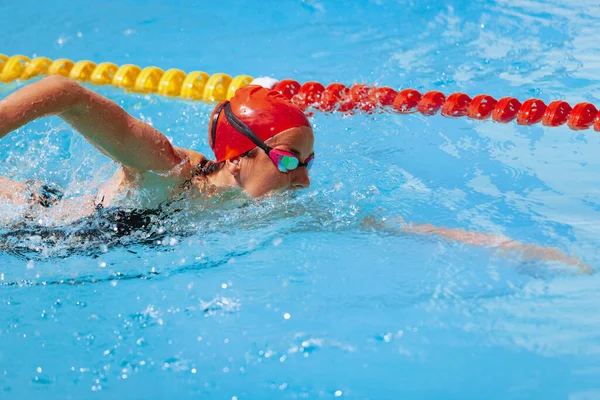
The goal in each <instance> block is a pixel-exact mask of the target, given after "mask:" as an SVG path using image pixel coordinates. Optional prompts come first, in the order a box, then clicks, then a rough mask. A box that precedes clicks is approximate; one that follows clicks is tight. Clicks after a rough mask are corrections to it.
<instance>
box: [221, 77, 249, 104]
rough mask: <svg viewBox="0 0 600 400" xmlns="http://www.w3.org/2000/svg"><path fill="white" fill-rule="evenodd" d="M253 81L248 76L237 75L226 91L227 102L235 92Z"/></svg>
mask: <svg viewBox="0 0 600 400" xmlns="http://www.w3.org/2000/svg"><path fill="white" fill-rule="evenodd" d="M253 80H254V78H253V77H251V76H250V75H238V76H236V77H235V78H233V80H232V81H231V84H230V85H229V89H227V100H229V99H231V98H232V97H233V95H234V94H235V92H236V90H238V89H239V88H241V87H244V86H246V85H249V84H250V82H252V81H253Z"/></svg>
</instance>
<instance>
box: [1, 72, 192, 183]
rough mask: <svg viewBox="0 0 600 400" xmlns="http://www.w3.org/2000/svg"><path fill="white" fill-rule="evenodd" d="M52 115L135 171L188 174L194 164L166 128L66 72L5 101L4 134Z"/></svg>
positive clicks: (18, 91)
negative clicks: (155, 125) (165, 132)
mask: <svg viewBox="0 0 600 400" xmlns="http://www.w3.org/2000/svg"><path fill="white" fill-rule="evenodd" d="M49 115H56V116H58V117H60V118H62V119H64V120H65V121H67V122H68V123H69V124H70V125H71V126H72V127H74V128H75V129H76V130H77V131H79V133H81V134H82V135H83V136H84V137H85V139H86V140H87V141H88V142H90V143H91V144H92V145H94V146H95V147H96V148H98V149H99V150H100V151H101V152H103V153H104V154H106V155H107V156H109V157H111V158H112V159H114V160H115V161H117V162H119V163H121V164H122V165H123V166H124V167H126V168H128V169H129V170H131V171H133V172H139V173H143V172H146V171H155V172H172V171H174V172H172V173H174V174H176V175H184V174H186V173H188V172H189V171H187V170H186V168H187V167H189V168H187V169H191V165H186V162H187V160H189V151H187V152H186V151H185V150H182V149H177V148H175V147H174V146H172V145H171V143H170V142H169V140H168V139H167V138H166V137H165V136H164V135H163V134H162V133H160V132H159V131H158V130H156V129H154V128H153V127H152V126H150V125H149V124H147V123H145V122H143V121H140V120H138V119H136V118H134V117H133V116H131V115H129V114H128V113H127V112H126V111H125V110H123V109H122V108H121V107H119V106H118V105H117V104H116V103H115V102H113V101H111V100H109V99H107V98H104V97H102V96H100V95H99V94H97V93H95V92H93V91H91V90H89V89H86V88H85V87H83V86H81V85H79V84H78V83H77V82H75V81H73V80H71V79H68V78H65V77H62V76H60V75H53V76H49V77H46V78H44V79H41V80H40V81H38V82H34V83H32V84H30V85H27V86H25V87H23V88H21V89H19V90H17V91H16V92H14V93H12V94H10V95H9V96H7V97H6V98H5V99H3V100H2V101H0V139H1V138H2V137H4V136H6V135H7V134H8V133H9V132H11V131H13V130H15V129H17V128H19V127H21V126H23V125H25V124H26V123H28V122H31V121H33V120H34V119H36V118H40V117H45V116H49ZM188 164H191V163H188ZM183 179H185V178H183Z"/></svg>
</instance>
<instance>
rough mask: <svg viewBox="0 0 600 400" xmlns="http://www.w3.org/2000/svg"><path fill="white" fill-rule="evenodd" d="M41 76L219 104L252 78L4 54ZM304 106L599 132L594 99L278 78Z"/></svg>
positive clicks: (11, 65)
mask: <svg viewBox="0 0 600 400" xmlns="http://www.w3.org/2000/svg"><path fill="white" fill-rule="evenodd" d="M39 75H63V76H66V77H69V78H72V79H75V80H78V81H81V82H91V83H93V84H96V85H108V84H111V85H113V86H116V87H119V88H123V89H125V90H129V91H133V92H137V93H157V94H160V95H164V96H170V97H181V98H182V99H186V100H203V101H207V102H215V101H222V100H228V99H230V98H231V97H233V94H234V93H235V91H236V90H237V89H239V88H240V87H243V86H245V85H248V84H249V83H250V82H252V81H253V79H254V78H253V77H251V76H249V75H239V76H236V77H231V76H229V75H227V74H224V73H216V74H213V75H208V74H207V73H206V72H202V71H193V72H190V73H185V72H184V71H182V70H179V69H169V70H167V71H163V70H162V69H160V68H158V67H146V68H143V69H142V68H140V67H138V66H136V65H133V64H125V65H122V66H117V65H116V64H113V63H110V62H103V63H100V64H95V63H93V62H91V61H85V60H84V61H78V62H73V61H71V60H68V59H65V58H61V59H58V60H54V61H53V60H50V59H49V58H46V57H37V58H34V59H30V58H28V57H26V56H23V55H17V56H12V57H7V56H5V55H3V54H0V82H4V83H8V82H12V81H14V80H17V79H19V80H27V79H31V78H34V77H36V76H39ZM273 90H276V91H278V92H279V93H281V94H282V95H284V96H286V97H287V98H289V99H290V100H292V101H293V102H294V103H295V104H297V105H298V106H299V107H300V108H302V109H303V110H305V111H307V112H310V110H311V109H315V110H319V111H323V112H342V113H346V114H352V113H354V112H356V111H362V112H368V113H371V112H375V111H390V112H396V113H400V114H410V113H415V112H419V113H421V114H423V115H427V116H431V115H435V114H437V113H438V112H440V113H441V114H442V115H443V116H445V117H451V118H456V117H465V116H466V117H468V118H471V119H476V120H485V119H490V118H491V119H492V120H493V121H495V122H500V123H509V122H511V121H513V120H516V122H517V124H519V125H534V124H537V123H540V122H541V123H542V125H544V126H549V127H555V126H560V125H563V124H565V123H566V124H567V126H568V127H569V128H570V129H573V130H584V129H588V128H590V127H592V126H593V127H594V130H595V131H600V113H599V111H598V109H597V108H596V107H595V106H594V105H593V104H591V103H587V102H583V103H579V104H576V105H575V106H573V107H571V105H569V103H567V102H566V101H562V100H555V101H552V102H550V103H549V104H547V105H546V104H545V103H544V102H543V101H542V100H540V99H535V98H532V99H528V100H525V101H524V102H523V103H521V102H520V101H519V100H518V99H516V98H514V97H503V98H501V99H499V100H496V99H495V98H493V97H492V96H490V95H487V94H480V95H477V96H475V97H473V98H471V97H469V96H468V95H466V94H464V93H460V92H456V93H451V94H450V95H448V96H446V95H444V94H443V93H442V92H439V91H435V90H433V91H429V92H426V93H420V92H418V91H416V90H414V89H403V90H400V91H396V90H394V89H392V88H389V87H374V86H367V85H365V84H355V85H353V86H350V87H347V86H345V85H343V84H341V83H332V84H330V85H328V86H327V87H325V86H323V85H322V84H321V83H318V82H306V83H304V84H302V85H301V84H300V83H299V82H298V81H295V80H293V79H284V80H281V81H279V82H278V83H276V84H275V86H274V87H273Z"/></svg>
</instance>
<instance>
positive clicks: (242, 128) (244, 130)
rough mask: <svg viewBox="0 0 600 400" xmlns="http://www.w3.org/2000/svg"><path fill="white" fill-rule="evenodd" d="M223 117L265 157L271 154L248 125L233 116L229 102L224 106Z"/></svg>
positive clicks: (268, 148) (269, 149)
mask: <svg viewBox="0 0 600 400" xmlns="http://www.w3.org/2000/svg"><path fill="white" fill-rule="evenodd" d="M225 116H226V117H227V121H229V123H230V124H231V125H232V126H233V127H234V128H235V129H236V130H237V131H238V132H240V133H241V134H242V135H244V136H246V137H247V138H248V139H250V140H251V141H252V143H254V144H255V145H257V146H258V147H260V148H261V149H262V150H263V151H264V152H265V153H267V155H269V153H270V152H271V148H270V147H269V146H267V145H266V144H265V143H264V142H263V141H262V140H260V138H259V137H258V136H256V134H255V133H254V132H252V129H250V128H249V127H248V125H246V124H244V123H243V122H242V121H241V120H240V119H239V118H238V117H236V116H235V114H234V113H233V111H231V106H230V105H229V102H227V104H226V105H225Z"/></svg>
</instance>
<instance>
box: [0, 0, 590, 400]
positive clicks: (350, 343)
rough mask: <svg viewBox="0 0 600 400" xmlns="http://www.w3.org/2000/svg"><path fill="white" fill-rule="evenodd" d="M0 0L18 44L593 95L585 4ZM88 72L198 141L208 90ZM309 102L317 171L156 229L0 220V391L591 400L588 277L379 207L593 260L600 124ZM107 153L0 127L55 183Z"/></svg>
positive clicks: (33, 168) (60, 127) (6, 211)
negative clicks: (151, 236) (89, 236)
mask: <svg viewBox="0 0 600 400" xmlns="http://www.w3.org/2000/svg"><path fill="white" fill-rule="evenodd" d="M0 16H1V17H0V20H1V21H2V26H3V32H4V33H3V38H4V40H3V41H2V46H1V48H0V53H4V54H8V55H13V54H25V55H28V56H33V55H44V56H48V57H50V58H52V59H56V58H63V57H64V58H70V59H74V60H81V59H90V60H93V61H95V62H101V61H111V62H115V63H117V64H123V63H134V64H137V65H141V66H147V65H157V66H159V67H161V68H164V69H166V68H172V67H176V68H181V69H184V70H186V71H191V70H198V69H199V70H204V71H206V72H208V73H215V72H226V73H229V74H230V75H238V74H242V73H243V74H249V75H252V76H259V75H272V76H275V77H278V78H286V77H291V78H294V79H297V80H299V81H306V80H318V81H320V82H323V83H330V82H334V81H340V82H343V83H346V84H352V83H354V82H365V83H370V84H379V85H387V86H391V87H394V88H396V89H399V88H406V87H412V88H415V89H419V90H429V89H437V90H442V91H444V92H446V93H450V92H452V91H463V92H466V93H469V94H470V95H475V94H478V93H488V94H490V95H493V96H495V97H496V98H499V97H502V96H508V95H511V96H515V97H518V98H519V99H526V98H528V97H532V96H537V97H539V98H541V99H543V100H545V101H550V100H554V99H565V100H567V101H569V102H571V104H574V103H576V102H579V101H590V102H593V103H595V104H600V85H599V81H598V79H597V75H598V71H599V69H600V48H599V47H598V45H597V37H596V36H597V35H596V33H597V30H596V26H597V25H598V23H600V7H599V6H598V3H597V2H595V1H588V0H579V1H567V0H553V1H539V0H530V1H527V2H512V1H507V0H496V1H473V2H466V1H458V0H456V1H388V0H373V1H356V2H345V1H319V0H306V1H285V2H281V1H265V2H261V3H260V4H259V3H258V2H254V3H252V2H242V1H239V2H236V1H234V2H230V3H221V2H214V3H212V4H208V2H200V1H197V2H191V1H188V2H183V1H172V2H159V1H144V2H140V1H120V2H89V5H86V6H85V7H83V6H80V5H77V4H75V3H73V4H71V3H67V2H59V1H47V2H38V1H32V0H24V1H20V2H1V3H0ZM22 85H23V83H14V84H10V85H0V98H2V97H5V96H6V95H7V94H8V93H10V92H11V91H13V90H15V89H17V88H18V87H21V86H22ZM94 89H95V90H97V91H98V92H100V93H101V94H103V95H105V96H108V97H109V98H111V99H113V100H115V101H117V102H118V103H119V104H121V105H122V106H123V107H124V108H125V109H126V110H127V111H128V112H130V113H132V114H133V115H134V116H136V117H138V118H141V119H143V120H145V121H148V122H151V123H152V124H153V125H154V126H155V127H157V128H158V129H160V130H161V131H163V132H164V133H165V134H166V135H167V136H169V137H170V138H172V140H173V141H174V142H175V143H176V144H178V145H180V146H183V147H189V148H193V149H196V150H199V151H201V152H205V153H207V154H208V153H209V148H208V144H207V140H206V125H207V120H208V115H209V113H210V111H211V108H212V106H211V105H209V104H205V103H190V102H183V101H180V100H174V99H167V98H163V97H157V96H140V95H136V94H126V93H124V92H122V91H119V90H117V89H114V88H109V87H94ZM312 121H313V123H314V126H315V133H316V144H315V151H316V153H317V157H318V165H316V166H315V168H313V171H312V186H311V188H310V189H308V190H306V191H304V192H303V193H302V194H299V195H298V196H294V197H292V196H290V197H286V198H276V199H270V200H267V201H264V202H261V203H258V204H246V205H243V206H241V207H229V208H228V209H218V208H217V209H210V210H205V211H203V212H197V211H195V210H193V209H192V210H190V209H188V210H184V211H182V212H179V213H176V214H175V215H173V216H171V217H169V218H168V219H167V220H166V221H164V228H163V231H161V233H160V235H161V236H160V244H157V242H156V241H155V242H154V243H150V244H148V243H142V242H141V241H140V240H138V239H137V238H136V237H134V236H133V235H132V236H131V237H125V238H107V239H94V240H90V241H88V242H83V241H82V240H81V239H78V238H75V237H74V236H73V235H72V234H71V235H69V232H71V233H72V232H73V229H74V228H73V227H72V226H60V225H59V226H51V223H50V222H49V221H45V220H42V221H40V224H41V225H42V227H45V228H47V229H49V232H50V234H46V235H44V236H43V237H42V235H41V234H38V232H36V231H33V232H28V231H26V230H23V229H22V226H21V227H19V226H18V223H19V222H23V221H19V220H17V221H16V222H15V221H12V222H5V223H4V224H3V225H2V226H0V238H1V239H0V248H1V249H2V250H1V251H0V398H2V399H5V398H6V399H13V398H14V399H29V398H31V399H34V398H46V399H65V398H70V399H81V398H86V399H87V398H89V399H95V398H98V399H100V398H106V399H114V398H123V399H148V398H156V399H160V398H181V399H186V398H203V399H258V398H262V399H268V398H277V399H279V398H285V399H288V398H289V399H297V398H351V399H390V398H415V399H417V398H418V399H439V398H444V399H480V398H490V399H512V398H515V399H524V398H543V399H573V400H584V399H586V400H587V399H598V398H600V333H599V332H600V317H598V316H597V310H598V306H599V304H600V278H599V277H598V274H594V275H582V274H578V273H577V272H576V271H574V270H573V269H572V268H569V267H567V266H565V265H561V264H560V263H552V264H551V263H545V262H536V261H524V260H522V259H520V258H519V257H518V256H516V255H509V256H508V257H504V256H502V255H501V254H498V253H496V252H494V251H493V250H490V249H483V248H477V247H473V246H469V245H465V244H458V243H452V242H448V241H445V240H442V239H436V238H434V237H425V236H417V235H409V234H405V233H404V234H403V233H399V232H398V231H395V230H394V229H393V227H394V226H395V225H394V223H390V222H389V221H391V220H393V219H394V218H396V217H398V216H401V217H402V218H404V219H405V220H406V221H411V222H415V223H429V224H433V225H438V226H445V227H451V228H461V229H468V230H476V231H483V232H489V233H498V234H504V235H506V236H509V237H512V238H514V239H516V240H519V241H521V242H525V243H532V244H538V245H543V246H550V247H557V248H559V249H561V250H562V251H564V252H566V253H569V254H573V255H576V256H578V257H580V258H581V259H582V260H583V261H584V262H586V263H587V264H589V265H591V266H592V267H593V268H594V269H595V270H597V269H598V267H600V255H599V254H598V251H597V249H598V245H599V244H600V239H599V238H600V235H599V233H600V229H599V227H598V223H597V221H600V189H599V188H600V161H599V160H600V159H599V158H598V156H597V155H598V154H599V152H600V136H599V135H598V134H597V133H596V132H593V131H585V132H573V131H569V130H568V129H567V128H566V127H561V128H553V129H549V128H543V127H541V126H535V127H520V126H516V125H514V124H513V125H499V124H494V123H490V122H474V121H469V120H463V119H457V120H450V119H445V118H442V117H440V116H436V117H431V118H426V117H423V116H419V115H410V116H400V115H391V114H389V115H388V114H383V115H379V114H376V115H356V116H353V117H343V116H340V115H324V114H320V113H317V114H316V115H315V116H314V118H313V120H312ZM114 169H115V166H114V165H113V164H111V162H110V161H109V160H108V159H107V158H106V157H104V156H102V155H100V154H99V153H98V152H97V151H95V150H93V149H92V148H91V147H90V146H89V145H88V144H87V143H86V142H85V141H84V140H83V139H82V138H81V137H80V136H78V135H77V134H75V133H74V132H73V131H72V130H71V129H70V128H69V127H68V126H67V125H66V124H65V123H64V122H62V121H61V120H59V119H55V118H48V119H43V120H40V121H36V122H35V123H32V124H30V125H27V126H26V127H24V128H21V129H19V130H18V131H16V132H14V133H12V134H11V135H9V136H8V137H6V138H4V139H3V140H2V141H1V142H0V175H4V176H9V177H11V178H13V179H17V180H26V179H30V178H35V179H40V180H43V181H48V182H54V183H56V184H59V185H60V186H62V187H63V188H65V190H66V193H67V196H69V197H76V196H77V195H80V194H85V193H89V192H90V191H92V190H93V189H92V188H93V187H94V185H95V184H97V182H99V181H102V179H105V178H106V177H108V176H110V174H111V173H112V171H114ZM0 211H1V212H2V213H3V216H9V215H12V214H11V213H13V214H14V215H17V218H18V215H19V214H18V212H19V210H15V209H14V207H10V206H7V205H0ZM9 219H10V218H9ZM384 219H385V221H386V222H385V224H387V225H386V226H387V228H386V229H379V228H373V227H372V226H369V224H367V223H365V221H369V220H375V221H379V222H382V221H384ZM88 223H93V221H92V222H89V221H88ZM40 229H42V228H40ZM40 232H41V231H40ZM61 232H62V233H61ZM53 234H54V236H52V235H53ZM61 235H62V236H61ZM157 240H158V239H157Z"/></svg>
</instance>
